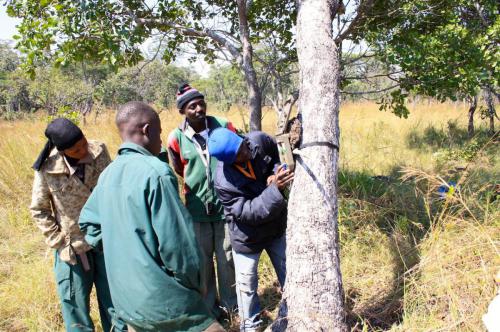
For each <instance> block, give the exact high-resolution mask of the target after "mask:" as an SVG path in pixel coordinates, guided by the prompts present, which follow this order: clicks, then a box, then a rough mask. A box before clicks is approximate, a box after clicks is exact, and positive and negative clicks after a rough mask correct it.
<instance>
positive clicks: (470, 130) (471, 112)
mask: <svg viewBox="0 0 500 332" xmlns="http://www.w3.org/2000/svg"><path fill="white" fill-rule="evenodd" d="M469 102H470V104H469V125H468V126H467V134H468V135H469V138H472V136H474V113H475V112H476V108H477V96H474V97H471V98H470V100H469Z"/></svg>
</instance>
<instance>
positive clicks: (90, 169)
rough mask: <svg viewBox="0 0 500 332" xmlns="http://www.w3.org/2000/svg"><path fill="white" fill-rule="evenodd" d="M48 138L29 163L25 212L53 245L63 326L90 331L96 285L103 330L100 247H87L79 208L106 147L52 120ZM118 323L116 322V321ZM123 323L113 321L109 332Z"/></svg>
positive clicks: (107, 300)
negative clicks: (29, 193) (29, 190)
mask: <svg viewBox="0 0 500 332" xmlns="http://www.w3.org/2000/svg"><path fill="white" fill-rule="evenodd" d="M45 134H46V136H47V138H48V139H49V140H48V142H47V144H46V146H45V148H44V150H42V152H41V154H40V156H39V158H38V160H37V162H36V163H35V165H33V168H34V169H35V178H34V182H33V193H32V201H31V206H30V211H31V214H32V217H33V219H34V220H35V221H36V224H37V226H38V228H40V230H41V231H42V233H43V235H44V236H45V242H46V244H47V245H48V246H49V247H51V248H53V249H56V254H55V266H54V272H55V277H56V282H57V291H58V294H59V297H60V301H61V305H62V312H63V318H64V323H65V327H66V330H67V331H93V330H94V325H93V323H92V320H91V319H90V308H89V302H90V293H91V290H92V286H93V284H95V286H96V291H97V298H98V302H99V310H100V315H101V322H102V326H103V330H104V331H110V330H111V326H112V323H111V317H110V314H109V312H108V309H110V308H112V301H111V296H110V294H109V286H108V282H107V277H106V270H105V266H104V255H103V253H102V249H101V248H92V247H91V246H90V245H89V244H88V243H87V242H86V241H85V239H84V234H83V233H82V232H81V231H80V228H79V225H78V218H79V215H80V211H81V209H82V208H83V206H84V204H85V202H86V201H87V199H88V197H89V196H90V193H91V191H92V189H93V188H94V187H95V185H96V184H97V179H98V178H99V175H100V174H101V172H102V171H103V170H104V168H106V167H107V166H108V164H109V163H110V162H111V159H110V157H109V154H108V151H107V149H106V146H105V145H104V144H103V143H100V142H97V141H87V140H86V138H85V136H83V134H82V132H81V131H80V129H79V128H78V127H77V126H76V125H74V124H73V123H71V122H69V120H66V119H57V120H55V121H53V122H52V123H51V124H49V126H48V127H47V130H46V132H45ZM120 325H121V326H120ZM123 326H124V324H123V323H122V324H120V323H118V325H115V331H116V330H120V329H123V328H124V327H123Z"/></svg>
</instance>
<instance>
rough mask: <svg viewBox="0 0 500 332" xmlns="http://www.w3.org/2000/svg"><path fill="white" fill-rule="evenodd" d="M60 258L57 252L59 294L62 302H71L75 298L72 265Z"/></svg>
mask: <svg viewBox="0 0 500 332" xmlns="http://www.w3.org/2000/svg"><path fill="white" fill-rule="evenodd" d="M58 256H59V255H58V254H57V251H56V257H55V265H54V274H55V277H56V283H57V293H58V294H59V298H60V299H61V301H66V302H70V301H71V300H72V298H73V287H72V283H73V280H72V279H73V278H72V271H71V265H69V264H68V263H66V262H63V261H62V260H61V259H60V258H59V257H58Z"/></svg>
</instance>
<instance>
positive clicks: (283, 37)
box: [7, 0, 295, 130]
mask: <svg viewBox="0 0 500 332" xmlns="http://www.w3.org/2000/svg"><path fill="white" fill-rule="evenodd" d="M7 3H8V13H9V14H10V15H11V16H16V17H19V18H21V19H22V22H21V24H20V25H19V33H20V37H19V38H20V39H19V41H18V48H19V50H21V51H22V52H23V53H25V54H26V55H27V56H26V61H25V69H26V70H28V72H30V73H31V74H34V73H35V70H34V67H35V66H36V63H37V62H39V61H41V60H46V59H52V60H53V61H55V63H56V64H67V63H74V62H80V61H82V60H83V59H94V60H97V61H101V62H106V63H108V64H110V65H112V66H123V65H133V64H136V63H138V62H139V61H141V60H142V58H143V56H142V54H141V51H140V49H139V46H140V45H141V44H142V43H144V42H145V41H146V39H148V38H149V37H151V36H155V35H160V36H162V38H164V40H165V43H166V45H168V47H166V48H164V52H163V59H164V60H166V61H170V60H172V59H174V58H175V56H176V55H177V54H178V52H179V51H181V50H184V49H185V48H186V47H188V48H193V49H194V50H196V51H197V52H198V53H199V54H201V55H203V56H204V57H205V59H206V60H207V61H213V60H214V59H215V58H217V57H223V58H225V59H227V60H229V61H231V62H232V63H234V64H236V65H237V66H238V67H239V68H240V70H242V72H243V73H244V77H245V81H246V84H247V89H248V106H249V108H250V126H251V129H252V130H258V129H260V128H261V116H262V115H261V107H262V92H261V88H260V86H259V82H258V79H257V75H256V72H255V68H254V57H253V54H254V50H253V44H254V43H258V42H259V40H261V39H262V38H263V36H268V35H270V34H271V33H275V34H277V35H278V36H279V37H278V38H277V40H279V44H280V48H282V49H292V50H293V47H292V45H293V34H292V29H293V22H294V21H295V18H294V13H295V11H294V6H295V2H294V1H271V0H262V1H243V0H238V1H229V2H228V1H218V0H207V1H166V0H160V1H157V2H156V3H155V4H154V5H149V4H148V2H146V1H138V0H122V1H105V0H95V1H83V2H79V1H33V0H29V1H20V0H9V1H7Z"/></svg>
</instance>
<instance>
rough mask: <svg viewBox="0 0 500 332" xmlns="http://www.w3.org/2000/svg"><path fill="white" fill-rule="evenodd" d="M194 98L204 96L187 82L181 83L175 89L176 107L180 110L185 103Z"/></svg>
mask: <svg viewBox="0 0 500 332" xmlns="http://www.w3.org/2000/svg"><path fill="white" fill-rule="evenodd" d="M196 98H202V99H204V98H205V96H204V95H202V94H201V93H200V92H199V91H198V90H196V89H195V88H192V87H191V86H190V85H189V84H187V83H184V84H182V85H181V86H180V87H179V89H178V90H177V108H178V109H179V110H182V109H183V108H184V106H186V104H187V103H189V102H190V101H191V100H193V99H196Z"/></svg>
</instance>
